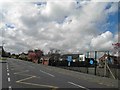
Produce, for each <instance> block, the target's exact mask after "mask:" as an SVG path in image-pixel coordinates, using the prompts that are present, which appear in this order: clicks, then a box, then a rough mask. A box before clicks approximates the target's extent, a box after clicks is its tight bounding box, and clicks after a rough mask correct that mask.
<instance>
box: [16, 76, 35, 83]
mask: <svg viewBox="0 0 120 90" xmlns="http://www.w3.org/2000/svg"><path fill="white" fill-rule="evenodd" d="M34 77H36V76H31V77H28V78H24V79H21V80H18V81H16V82H17V83H18V82H22V81H25V80H28V79H31V78H34Z"/></svg>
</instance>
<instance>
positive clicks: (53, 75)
mask: <svg viewBox="0 0 120 90" xmlns="http://www.w3.org/2000/svg"><path fill="white" fill-rule="evenodd" d="M40 72H42V73H45V74H47V75H49V76H51V77H55V76H54V75H52V74H50V73H47V72H45V71H42V70H40Z"/></svg>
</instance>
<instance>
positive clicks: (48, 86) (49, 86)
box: [18, 82, 58, 89]
mask: <svg viewBox="0 0 120 90" xmlns="http://www.w3.org/2000/svg"><path fill="white" fill-rule="evenodd" d="M18 83H22V84H28V85H34V86H40V87H47V88H53V89H57V88H58V87H56V86H51V85H42V84H35V83H27V82H18Z"/></svg>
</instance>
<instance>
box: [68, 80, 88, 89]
mask: <svg viewBox="0 0 120 90" xmlns="http://www.w3.org/2000/svg"><path fill="white" fill-rule="evenodd" d="M68 83H69V84H72V85H74V86H77V87H79V88H83V89H86V90H89V89H88V88H86V87H83V86H81V85H78V84H75V83H73V82H68Z"/></svg>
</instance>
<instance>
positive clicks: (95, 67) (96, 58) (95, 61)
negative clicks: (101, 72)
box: [95, 51, 97, 75]
mask: <svg viewBox="0 0 120 90" xmlns="http://www.w3.org/2000/svg"><path fill="white" fill-rule="evenodd" d="M96 68H97V51H95V75H96Z"/></svg>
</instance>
